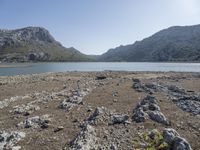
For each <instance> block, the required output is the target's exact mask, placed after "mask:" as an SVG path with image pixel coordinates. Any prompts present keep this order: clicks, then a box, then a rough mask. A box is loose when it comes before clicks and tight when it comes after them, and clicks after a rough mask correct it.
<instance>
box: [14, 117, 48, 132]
mask: <svg viewBox="0 0 200 150" xmlns="http://www.w3.org/2000/svg"><path fill="white" fill-rule="evenodd" d="M50 120H51V119H50V118H49V115H43V116H35V117H31V118H26V120H25V121H23V122H20V123H19V124H18V127H22V128H38V127H41V128H43V129H44V128H48V127H49V122H50Z"/></svg>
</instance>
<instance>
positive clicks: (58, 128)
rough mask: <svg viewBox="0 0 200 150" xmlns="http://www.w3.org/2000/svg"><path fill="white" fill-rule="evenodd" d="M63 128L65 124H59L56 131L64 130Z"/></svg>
mask: <svg viewBox="0 0 200 150" xmlns="http://www.w3.org/2000/svg"><path fill="white" fill-rule="evenodd" d="M63 129H64V127H63V126H58V127H57V128H56V129H55V130H54V132H58V131H61V130H63Z"/></svg>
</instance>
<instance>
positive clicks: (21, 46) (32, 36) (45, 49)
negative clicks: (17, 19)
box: [0, 27, 91, 62]
mask: <svg viewBox="0 0 200 150" xmlns="http://www.w3.org/2000/svg"><path fill="white" fill-rule="evenodd" d="M90 60H91V59H90V57H89V56H87V55H84V54H82V53H80V52H79V51H78V50H76V49H74V48H73V47H72V48H65V47H63V46H62V45H61V44H60V43H59V42H57V41H56V40H55V39H54V38H53V37H52V35H51V34H50V33H49V31H47V30H46V29H44V28H41V27H26V28H22V29H16V30H0V61H1V62H29V61H90Z"/></svg>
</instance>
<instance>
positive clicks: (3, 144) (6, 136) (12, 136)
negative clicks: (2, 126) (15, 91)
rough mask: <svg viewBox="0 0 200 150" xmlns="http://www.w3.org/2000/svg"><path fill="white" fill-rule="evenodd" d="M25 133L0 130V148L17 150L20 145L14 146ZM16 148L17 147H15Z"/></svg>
mask: <svg viewBox="0 0 200 150" xmlns="http://www.w3.org/2000/svg"><path fill="white" fill-rule="evenodd" d="M25 136H26V134H25V133H24V132H17V131H14V132H10V133H7V132H2V133H0V149H2V150H3V149H16V150H18V149H19V148H20V146H14V145H15V144H17V142H19V141H20V140H21V139H23V138H25ZM17 148H18V149H17Z"/></svg>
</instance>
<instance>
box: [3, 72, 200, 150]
mask: <svg viewBox="0 0 200 150" xmlns="http://www.w3.org/2000/svg"><path fill="white" fill-rule="evenodd" d="M172 131H173V132H172ZM171 133H173V134H171ZM152 134H153V135H154V137H156V135H158V134H159V135H161V136H160V137H161V138H160V139H159V142H160V143H154V144H153V145H152V144H150V143H151V142H152V141H150V142H149V140H146V139H150V140H157V139H154V138H151V136H152ZM167 135H173V136H172V137H171V138H170V140H169V138H168V137H169V136H167ZM146 136H147V137H146ZM181 142H182V143H181ZM163 143H166V145H167V146H166V147H167V148H171V149H172V148H174V149H176V147H178V146H185V147H186V148H187V149H194V150H198V149H200V73H176V72H167V73H166V72H165V73H162V72H112V71H105V72H68V73H44V74H35V75H19V76H10V77H6V76H0V149H1V148H3V147H4V149H11V148H15V149H25V150H34V149H40V150H48V149H49V150H50V149H54V150H60V149H74V150H75V149H80V150H90V149H113V150H115V149H116V150H117V149H119V150H133V149H139V148H140V149H145V148H147V147H154V148H155V149H156V148H158V147H159V146H160V145H162V144H163ZM163 145H164V144H163Z"/></svg>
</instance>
